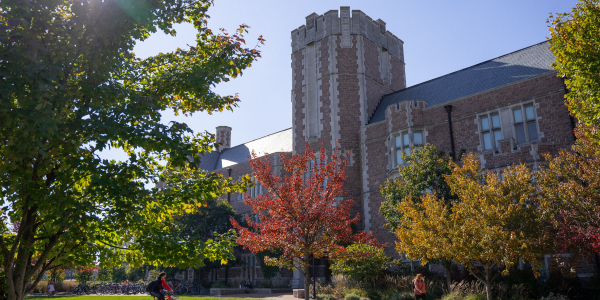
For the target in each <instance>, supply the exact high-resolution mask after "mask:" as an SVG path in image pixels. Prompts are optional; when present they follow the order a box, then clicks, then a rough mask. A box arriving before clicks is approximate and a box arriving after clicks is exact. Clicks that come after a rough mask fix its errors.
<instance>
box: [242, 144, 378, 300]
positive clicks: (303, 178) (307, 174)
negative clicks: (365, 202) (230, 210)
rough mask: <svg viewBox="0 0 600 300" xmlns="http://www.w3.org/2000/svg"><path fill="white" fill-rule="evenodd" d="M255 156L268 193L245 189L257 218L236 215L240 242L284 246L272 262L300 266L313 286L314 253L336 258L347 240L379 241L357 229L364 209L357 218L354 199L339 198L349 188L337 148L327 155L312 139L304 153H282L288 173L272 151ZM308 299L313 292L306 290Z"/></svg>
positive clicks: (260, 246) (263, 247)
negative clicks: (276, 166)
mask: <svg viewBox="0 0 600 300" xmlns="http://www.w3.org/2000/svg"><path fill="white" fill-rule="evenodd" d="M252 157H253V159H252V160H251V161H250V165H251V166H252V172H253V176H255V177H256V180H257V181H258V182H260V183H261V184H262V185H263V186H264V187H265V188H266V189H267V190H268V193H266V194H261V195H257V196H255V197H251V196H250V194H248V193H246V194H245V195H244V204H246V205H249V206H251V207H252V213H253V214H255V215H256V216H257V219H258V220H257V221H255V220H252V219H251V218H250V217H249V216H246V222H247V223H248V226H249V227H244V226H241V225H240V224H239V223H238V222H237V221H235V220H232V223H233V226H234V227H235V229H236V230H237V231H238V234H239V237H238V239H237V242H238V243H239V244H240V245H242V246H243V247H244V248H245V249H249V250H250V251H252V252H255V253H256V252H259V251H264V250H269V251H273V252H280V253H281V256H279V257H277V258H273V257H265V258H264V259H265V260H266V261H267V264H271V265H277V266H280V267H286V268H289V269H294V270H299V271H300V272H301V273H302V274H305V277H304V283H305V287H308V286H309V282H308V280H309V276H308V274H309V271H308V270H309V269H308V268H309V264H310V261H311V258H312V257H315V258H321V257H329V258H333V257H336V256H338V255H341V254H343V250H344V249H345V247H344V246H343V245H344V244H351V243H356V242H363V243H373V242H375V239H374V238H373V237H372V235H371V234H370V233H369V234H366V233H364V232H362V233H358V234H355V233H353V232H352V227H351V225H352V224H356V223H357V222H358V221H359V219H360V215H356V216H355V217H353V218H351V217H350V213H349V210H350V208H351V206H352V200H351V199H349V200H338V197H340V196H342V195H343V194H344V190H343V186H344V181H345V180H346V172H345V165H344V161H343V160H342V159H341V158H340V156H339V151H338V150H337V149H336V150H334V151H332V152H331V154H330V155H327V153H326V151H325V148H321V150H320V152H319V153H318V154H316V153H315V152H314V151H312V150H311V149H310V147H309V146H308V145H307V147H306V151H305V152H304V153H302V154H297V155H293V156H291V157H289V158H288V157H286V155H285V154H282V155H281V165H282V166H281V169H282V171H284V172H285V173H284V174H285V175H286V176H285V177H284V178H281V177H280V176H278V175H277V174H275V173H274V172H273V169H272V167H271V159H270V156H268V155H267V156H265V157H264V158H257V156H256V154H255V153H252ZM305 299H308V293H305Z"/></svg>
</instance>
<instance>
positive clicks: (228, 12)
mask: <svg viewBox="0 0 600 300" xmlns="http://www.w3.org/2000/svg"><path fill="white" fill-rule="evenodd" d="M576 3H577V1H575V0H536V1H533V0H498V1H481V0H454V1H442V0H437V1H433V0H432V1H417V0H411V1H408V0H387V1H384V0H369V1H364V0H363V1H356V0H346V1H337V0H319V1H315V0H302V1H287V0H284V1H282V0H255V1H248V0H215V5H214V7H212V8H211V9H210V10H209V12H208V14H209V15H210V17H211V18H210V20H209V23H208V24H209V27H210V28H212V29H219V28H225V29H227V30H228V31H230V32H232V31H233V30H235V29H236V28H237V26H238V25H239V24H242V23H245V24H247V25H249V26H250V29H249V30H250V33H249V35H247V38H246V41H247V42H248V45H247V46H249V47H253V46H254V41H255V39H256V38H257V37H258V36H259V35H263V36H264V38H265V39H266V44H265V45H264V46H262V47H261V48H260V50H261V51H262V58H260V59H259V60H258V61H257V62H256V63H255V64H254V65H253V66H252V67H251V68H249V69H248V70H246V72H245V73H244V75H243V76H241V77H238V78H237V79H234V80H232V81H230V82H227V83H224V84H220V85H218V86H217V87H216V91H217V92H218V93H220V94H223V95H225V94H227V95H230V94H235V93H238V94H239V96H240V99H241V103H240V106H239V107H238V108H237V109H235V111H234V112H233V113H231V112H225V113H216V114H214V115H212V116H209V115H208V114H202V113H198V114H194V115H193V116H192V117H187V118H186V117H183V116H178V117H175V116H174V115H173V114H172V112H163V120H162V121H163V122H165V123H167V122H169V121H172V120H177V121H179V122H185V123H187V124H188V125H189V126H190V127H191V128H192V129H193V130H194V131H195V132H198V131H205V130H206V131H209V132H212V133H214V132H215V127H216V126H221V125H225V126H230V127H232V128H233V131H232V145H238V144H241V143H244V142H247V141H250V140H253V139H256V138H259V137H262V136H265V135H268V134H270V133H273V132H276V131H279V130H283V129H286V128H289V127H291V126H292V106H291V102H290V100H291V98H290V95H291V93H290V90H291V67H290V64H291V58H290V54H291V46H290V41H291V40H290V32H291V31H292V30H293V29H295V28H297V27H299V26H301V25H303V24H304V23H305V17H306V16H307V15H309V14H311V13H313V12H315V13H317V14H323V13H325V12H327V11H329V10H332V9H339V7H340V6H350V9H358V10H361V11H363V12H364V13H366V14H367V15H368V16H370V17H371V18H373V19H375V20H376V19H379V18H381V19H382V20H383V21H384V22H386V23H387V30H389V31H391V32H392V33H394V34H395V35H396V36H398V37H399V38H400V39H402V40H403V41H404V53H405V61H406V78H407V84H408V86H412V85H415V84H418V83H420V82H423V81H426V80H429V79H432V78H435V77H438V76H442V75H444V74H447V73H450V72H453V71H456V70H459V69H462V68H465V67H469V66H471V65H474V64H477V63H480V62H482V61H485V60H489V59H492V58H495V57H498V56H501V55H503V54H506V53H509V52H512V51H515V50H518V49H521V48H524V47H527V46H530V45H533V44H536V43H539V42H542V41H545V40H546V37H548V36H549V31H548V24H547V23H546V20H547V18H548V15H549V13H551V12H552V13H557V12H568V11H570V9H571V8H572V7H574V6H575V4H576ZM176 29H177V36H176V37H171V36H167V35H164V34H162V33H156V34H154V35H152V36H151V37H150V38H149V39H148V40H146V41H144V42H138V44H137V45H136V47H135V49H134V51H135V53H136V55H137V56H139V57H141V58H144V57H147V56H150V55H155V54H157V53H159V52H170V51H173V50H175V49H177V47H181V48H186V47H187V45H188V44H193V43H194V37H195V31H194V28H193V27H192V26H190V25H186V24H184V25H179V26H177V27H176ZM106 156H108V157H114V158H117V159H118V158H121V157H122V156H121V155H119V154H118V153H116V152H111V153H110V154H109V153H106Z"/></svg>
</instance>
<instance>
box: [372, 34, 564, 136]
mask: <svg viewBox="0 0 600 300" xmlns="http://www.w3.org/2000/svg"><path fill="white" fill-rule="evenodd" d="M549 46H550V45H549V43H548V42H542V43H539V44H535V45H533V46H530V47H527V48H524V49H521V50H517V51H515V52H512V53H509V54H506V55H503V56H500V57H498V58H494V59H491V60H488V61H485V62H482V63H480V64H477V65H474V66H471V67H468V68H465V69H462V70H459V71H456V72H453V73H450V74H447V75H444V76H441V77H438V78H435V79H432V80H429V81H425V82H423V83H420V84H417V85H413V86H411V87H408V88H406V89H403V90H400V91H397V92H394V93H391V94H388V95H385V96H383V98H382V99H381V102H380V103H379V106H377V108H376V109H375V112H374V113H373V116H372V117H371V119H370V120H369V124H373V123H377V122H381V121H384V120H385V110H386V108H387V107H388V106H390V105H392V104H396V103H399V102H402V101H406V100H426V101H427V105H428V106H434V105H437V104H441V103H444V102H448V101H451V100H454V99H458V98H462V97H465V96H469V95H473V94H476V93H479V92H483V91H485V90H489V89H492V88H496V87H499V86H503V85H506V84H509V83H513V82H516V81H519V80H523V79H527V78H530V77H533V76H537V75H540V74H543V73H547V72H552V71H554V69H552V67H551V66H550V65H551V64H552V63H553V62H554V55H553V54H552V52H550V49H549Z"/></svg>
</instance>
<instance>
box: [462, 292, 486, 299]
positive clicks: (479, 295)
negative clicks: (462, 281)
mask: <svg viewBox="0 0 600 300" xmlns="http://www.w3.org/2000/svg"><path fill="white" fill-rule="evenodd" d="M486 299H487V296H486V295H485V294H481V293H477V294H467V295H465V296H464V298H463V300H486Z"/></svg>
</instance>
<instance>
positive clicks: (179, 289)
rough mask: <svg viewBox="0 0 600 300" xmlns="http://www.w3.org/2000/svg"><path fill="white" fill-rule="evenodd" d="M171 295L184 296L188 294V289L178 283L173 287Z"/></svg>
mask: <svg viewBox="0 0 600 300" xmlns="http://www.w3.org/2000/svg"><path fill="white" fill-rule="evenodd" d="M173 293H174V294H175V295H185V294H187V293H188V288H187V287H185V285H184V284H183V283H179V284H176V285H175V286H174V287H173Z"/></svg>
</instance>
